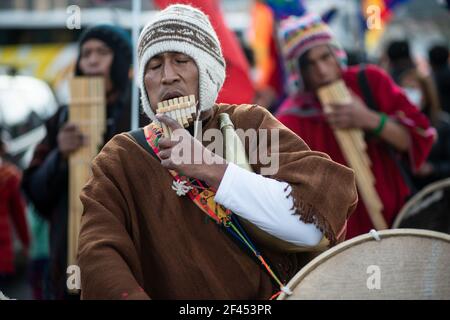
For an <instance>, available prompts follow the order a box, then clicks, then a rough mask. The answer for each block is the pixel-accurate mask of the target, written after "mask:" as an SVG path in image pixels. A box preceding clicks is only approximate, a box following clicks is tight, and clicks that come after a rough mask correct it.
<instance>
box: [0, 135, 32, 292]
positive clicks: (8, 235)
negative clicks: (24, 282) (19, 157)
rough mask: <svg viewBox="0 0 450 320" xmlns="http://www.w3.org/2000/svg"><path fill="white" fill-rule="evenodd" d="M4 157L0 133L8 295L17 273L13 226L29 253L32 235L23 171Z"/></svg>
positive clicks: (0, 250)
mask: <svg viewBox="0 0 450 320" xmlns="http://www.w3.org/2000/svg"><path fill="white" fill-rule="evenodd" d="M1 132H2V131H1V130H0V133H1ZM5 158H6V147H5V144H4V143H3V141H2V140H1V135H0V291H2V292H3V293H4V294H5V295H7V294H8V287H9V285H10V281H11V277H12V276H13V275H14V273H15V266H14V259H15V255H14V245H13V239H14V238H13V229H12V227H13V226H14V227H15V230H16V234H17V235H18V237H19V239H20V241H21V242H22V248H23V253H24V256H26V257H27V256H28V248H29V247H30V235H29V232H28V225H27V220H26V217H25V201H24V199H23V196H22V194H21V190H20V181H21V177H22V174H21V172H20V171H19V169H18V168H17V167H16V166H15V165H14V164H12V163H9V162H7V161H6V159H5Z"/></svg>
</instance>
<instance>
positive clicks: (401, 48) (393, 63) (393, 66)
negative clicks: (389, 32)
mask: <svg viewBox="0 0 450 320" xmlns="http://www.w3.org/2000/svg"><path fill="white" fill-rule="evenodd" d="M385 56H386V59H387V61H386V68H387V69H386V70H387V72H388V73H389V74H390V75H391V77H392V79H393V80H394V82H395V83H397V84H398V83H399V80H400V76H401V74H402V73H403V72H405V71H406V70H409V69H414V68H416V65H415V63H414V60H413V59H412V57H411V50H410V47H409V43H408V41H406V40H396V41H392V42H391V43H390V44H389V45H388V47H387V50H386V55H385Z"/></svg>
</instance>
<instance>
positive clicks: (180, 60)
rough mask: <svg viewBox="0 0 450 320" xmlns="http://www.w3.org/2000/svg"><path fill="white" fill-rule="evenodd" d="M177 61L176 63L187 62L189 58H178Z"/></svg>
mask: <svg viewBox="0 0 450 320" xmlns="http://www.w3.org/2000/svg"><path fill="white" fill-rule="evenodd" d="M177 62H178V63H188V62H189V60H187V59H178V60H177Z"/></svg>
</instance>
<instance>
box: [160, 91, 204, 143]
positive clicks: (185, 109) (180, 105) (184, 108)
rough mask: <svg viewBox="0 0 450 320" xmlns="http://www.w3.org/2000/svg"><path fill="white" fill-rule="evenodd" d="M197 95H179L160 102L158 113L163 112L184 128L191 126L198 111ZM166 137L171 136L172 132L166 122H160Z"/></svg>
mask: <svg viewBox="0 0 450 320" xmlns="http://www.w3.org/2000/svg"><path fill="white" fill-rule="evenodd" d="M196 106H197V103H196V101H195V96H194V95H190V96H186V97H179V98H174V99H170V100H165V101H162V102H159V103H158V105H157V109H156V113H158V114H163V115H166V116H168V117H169V118H172V119H174V120H175V121H177V122H178V123H179V124H180V125H181V126H182V127H183V128H187V127H189V126H190V125H191V124H192V123H193V122H194V120H195V114H196V113H197V107H196ZM160 124H161V127H162V129H163V134H164V136H165V137H170V136H171V134H172V132H171V130H170V128H168V127H167V126H166V124H164V123H162V122H161V123H160Z"/></svg>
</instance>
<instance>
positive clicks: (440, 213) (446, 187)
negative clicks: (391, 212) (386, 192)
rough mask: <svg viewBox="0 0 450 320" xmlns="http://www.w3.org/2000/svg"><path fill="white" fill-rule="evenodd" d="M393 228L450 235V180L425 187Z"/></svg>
mask: <svg viewBox="0 0 450 320" xmlns="http://www.w3.org/2000/svg"><path fill="white" fill-rule="evenodd" d="M392 228H414V229H426V230H434V231H439V232H444V233H448V234H450V178H449V179H444V180H441V181H437V182H435V183H432V184H430V185H428V186H427V187H425V188H424V189H423V190H421V191H420V192H419V193H417V194H416V195H415V196H414V197H412V198H411V199H410V200H409V201H408V202H407V203H406V204H405V205H404V206H403V208H402V210H401V211H400V212H399V214H398V215H397V218H396V219H395V221H394V224H393V226H392Z"/></svg>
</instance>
